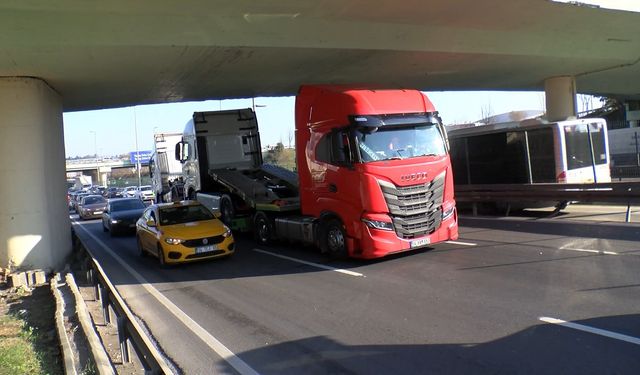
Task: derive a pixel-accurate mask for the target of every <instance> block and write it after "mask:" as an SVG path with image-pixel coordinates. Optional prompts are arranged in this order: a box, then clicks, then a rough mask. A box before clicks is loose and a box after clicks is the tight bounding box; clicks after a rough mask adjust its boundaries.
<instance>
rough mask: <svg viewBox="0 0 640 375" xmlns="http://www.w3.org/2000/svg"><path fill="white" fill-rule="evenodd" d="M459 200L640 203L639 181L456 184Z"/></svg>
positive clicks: (457, 199) (456, 193)
mask: <svg viewBox="0 0 640 375" xmlns="http://www.w3.org/2000/svg"><path fill="white" fill-rule="evenodd" d="M455 195H456V201H459V202H487V201H490V202H496V201H500V202H504V201H513V200H518V201H542V200H545V201H549V200H551V201H580V202H598V203H625V204H629V203H640V183H639V182H611V183H598V184H490V185H456V186H455Z"/></svg>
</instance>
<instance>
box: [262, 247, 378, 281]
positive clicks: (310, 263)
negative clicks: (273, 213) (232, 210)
mask: <svg viewBox="0 0 640 375" xmlns="http://www.w3.org/2000/svg"><path fill="white" fill-rule="evenodd" d="M253 251H256V252H258V253H262V254H267V255H271V256H274V257H277V258H282V259H287V260H290V261H292V262H296V263H302V264H306V265H308V266H312V267H316V268H321V269H323V270H329V271H335V272H340V273H343V274H345V275H349V276H356V277H365V276H364V275H363V274H361V273H357V272H353V271H349V270H345V269H342V268H335V267H330V266H325V265H324V264H318V263H313V262H307V261H306V260H302V259H296V258H291V257H288V256H286V255H280V254H276V253H272V252H270V251H265V250H261V249H253Z"/></svg>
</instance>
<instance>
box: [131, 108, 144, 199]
mask: <svg viewBox="0 0 640 375" xmlns="http://www.w3.org/2000/svg"><path fill="white" fill-rule="evenodd" d="M133 130H134V132H135V136H136V169H137V170H138V187H140V185H142V178H141V177H140V151H138V116H137V115H136V107H135V106H133Z"/></svg>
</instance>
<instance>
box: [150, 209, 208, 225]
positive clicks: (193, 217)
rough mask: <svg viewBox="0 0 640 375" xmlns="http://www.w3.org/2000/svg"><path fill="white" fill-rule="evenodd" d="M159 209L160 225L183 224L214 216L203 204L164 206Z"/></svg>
mask: <svg viewBox="0 0 640 375" xmlns="http://www.w3.org/2000/svg"><path fill="white" fill-rule="evenodd" d="M159 211H160V224H161V225H174V224H184V223H190V222H194V221H203V220H213V219H214V218H215V216H213V214H212V213H211V211H209V210H208V209H207V208H206V207H204V206H199V205H198V206H177V207H166V208H162V209H160V210H159Z"/></svg>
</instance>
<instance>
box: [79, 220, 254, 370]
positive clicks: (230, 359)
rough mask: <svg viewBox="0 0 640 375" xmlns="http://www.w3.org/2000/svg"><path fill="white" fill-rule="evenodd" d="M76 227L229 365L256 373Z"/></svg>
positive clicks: (114, 255) (91, 234)
mask: <svg viewBox="0 0 640 375" xmlns="http://www.w3.org/2000/svg"><path fill="white" fill-rule="evenodd" d="M78 228H81V229H82V230H83V231H84V232H85V233H86V234H87V235H89V237H91V238H92V239H93V240H94V241H96V242H97V243H98V244H99V245H100V246H101V247H102V248H103V249H104V250H105V251H106V252H107V253H109V255H111V256H112V257H113V259H115V260H116V261H117V262H118V263H120V265H121V266H122V267H123V268H124V269H126V270H127V272H129V273H130V274H131V275H133V277H134V278H135V279H136V280H137V281H138V282H139V283H140V285H141V286H142V287H144V288H145V289H146V290H147V291H148V292H149V293H150V294H151V295H153V296H154V297H155V298H156V299H157V300H158V301H159V302H160V303H161V304H163V305H164V307H166V308H167V310H169V312H171V313H172V314H173V315H174V316H175V317H176V318H177V319H178V320H180V321H181V322H182V323H183V324H184V325H185V326H187V328H189V329H190V330H191V332H193V333H194V334H195V335H196V336H198V337H199V338H200V340H202V341H203V342H204V343H205V344H207V346H208V347H209V348H211V349H212V350H213V351H215V352H216V353H218V355H219V356H220V357H222V358H223V359H224V360H225V361H227V363H229V365H231V367H233V368H234V369H236V371H238V372H239V373H240V374H242V375H258V372H257V371H255V370H254V369H252V368H251V367H250V366H249V365H248V364H247V363H246V362H244V361H243V360H241V359H240V358H239V357H238V356H237V355H235V354H234V353H233V352H232V351H231V350H229V349H228V348H227V347H226V346H224V344H222V343H221V342H220V341H218V339H216V338H215V337H213V336H212V335H211V334H210V333H209V332H207V331H206V330H205V329H204V328H202V326H200V325H199V324H198V323H196V322H195V321H194V320H193V319H191V317H189V315H187V314H186V313H185V312H184V311H182V310H180V308H179V307H178V306H176V305H175V304H174V303H173V302H171V301H169V299H168V298H167V297H165V296H164V295H163V294H162V293H160V292H159V291H158V290H157V289H156V288H155V287H154V286H153V285H151V284H149V282H148V281H147V280H146V279H145V278H144V277H143V276H142V275H140V274H139V273H138V272H136V271H135V270H134V269H133V268H131V266H129V265H128V264H127V263H126V262H125V261H124V260H123V259H122V258H120V256H118V255H116V254H115V253H114V252H113V251H111V249H110V248H109V246H107V245H106V244H105V243H104V242H102V241H101V240H100V239H99V238H97V237H96V236H94V235H93V233H91V232H89V231H88V230H87V229H86V228H83V227H82V225H78Z"/></svg>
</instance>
